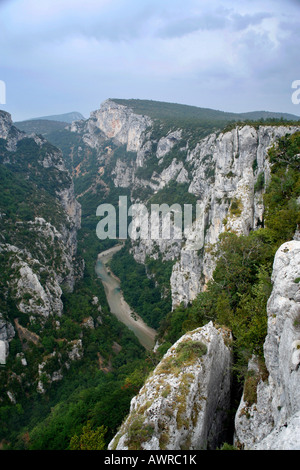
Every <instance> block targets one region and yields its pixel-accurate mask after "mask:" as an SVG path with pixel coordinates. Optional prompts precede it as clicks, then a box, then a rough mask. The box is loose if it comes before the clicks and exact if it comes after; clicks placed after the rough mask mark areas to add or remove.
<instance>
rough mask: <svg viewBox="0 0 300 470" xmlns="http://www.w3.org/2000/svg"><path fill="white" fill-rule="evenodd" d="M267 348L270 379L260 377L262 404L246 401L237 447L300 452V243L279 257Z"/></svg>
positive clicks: (259, 400)
mask: <svg viewBox="0 0 300 470" xmlns="http://www.w3.org/2000/svg"><path fill="white" fill-rule="evenodd" d="M272 281H273V290H272V294H271V296H270V298H269V301H268V306H267V312H268V333H267V336H266V340H265V343H264V355H265V363H266V368H267V372H268V378H266V377H264V378H262V377H261V376H260V372H259V368H258V367H257V364H256V363H255V360H253V361H251V363H250V364H249V369H250V370H251V371H253V373H254V375H255V376H256V378H257V389H256V399H255V400H254V403H248V402H247V401H246V400H245V394H244V397H243V399H242V401H241V403H240V406H239V409H238V411H237V414H236V419H235V429H236V431H235V442H236V445H238V446H241V447H242V448H244V449H257V450H269V449H270V450H279V449H285V450H296V449H297V450H300V433H299V430H300V288H299V286H300V283H299V281H300V241H297V240H293V241H290V242H287V243H284V244H283V245H282V246H281V247H280V248H279V250H278V251H277V253H276V256H275V260H274V266H273V275H272Z"/></svg>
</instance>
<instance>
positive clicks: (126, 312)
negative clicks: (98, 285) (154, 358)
mask: <svg viewBox="0 0 300 470" xmlns="http://www.w3.org/2000/svg"><path fill="white" fill-rule="evenodd" d="M121 248H123V245H115V246H113V247H112V248H109V249H108V250H106V251H103V252H101V253H99V255H98V258H97V263H96V273H97V275H98V277H99V278H100V279H101V281H102V284H103V286H104V290H105V294H106V298H107V302H108V305H109V307H110V311H111V313H113V314H114V315H115V316H116V317H117V318H118V320H120V321H121V322H122V323H124V324H125V325H126V326H127V327H128V328H129V329H130V330H131V331H133V333H134V334H135V335H136V336H137V338H138V340H139V342H140V343H141V344H142V346H144V348H145V349H148V350H150V349H152V348H153V346H154V342H155V335H156V331H155V330H154V329H153V328H150V327H149V326H148V325H146V323H145V322H144V321H143V320H142V318H141V317H139V316H138V315H137V314H136V313H135V312H133V311H132V309H131V308H130V306H129V305H128V304H127V302H126V301H125V299H124V297H123V294H122V291H121V288H120V280H119V279H118V278H117V277H116V276H115V275H114V274H113V273H112V272H111V270H110V268H109V267H108V266H107V263H108V261H109V260H110V259H111V258H112V257H113V255H114V254H115V253H117V252H118V251H119V250H120V249H121Z"/></svg>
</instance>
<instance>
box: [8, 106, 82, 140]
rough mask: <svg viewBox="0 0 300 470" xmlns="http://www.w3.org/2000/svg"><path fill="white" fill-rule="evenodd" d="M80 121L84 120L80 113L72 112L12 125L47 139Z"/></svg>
mask: <svg viewBox="0 0 300 470" xmlns="http://www.w3.org/2000/svg"><path fill="white" fill-rule="evenodd" d="M82 119H85V118H84V117H83V115H82V114H81V113H78V112H77V111H73V112H71V113H65V114H55V115H53V116H42V117H37V118H32V119H27V120H26V121H19V122H14V125H15V126H16V127H17V128H18V129H20V130H21V131H24V132H26V133H27V134H31V133H32V132H34V133H35V134H41V135H43V136H44V137H48V135H49V134H50V133H52V132H55V131H58V130H62V129H64V128H65V127H66V126H67V125H68V124H71V123H72V122H73V121H81V120H82Z"/></svg>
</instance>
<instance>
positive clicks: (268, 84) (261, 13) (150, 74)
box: [0, 0, 300, 121]
mask: <svg viewBox="0 0 300 470" xmlns="http://www.w3.org/2000/svg"><path fill="white" fill-rule="evenodd" d="M299 31H300V1H299V0H260V1H257V0H248V1H245V0H239V1H238V2H237V1H236V0H235V1H234V0H184V1H182V0H85V1H84V2H83V1H82V0H80V1H79V0H2V1H1V0H0V80H4V81H5V83H6V90H7V95H6V104H5V105H4V104H3V105H0V108H1V109H4V110H6V111H8V112H10V113H11V114H12V117H13V119H14V120H16V121H17V120H22V119H27V118H31V117H36V116H41V115H49V114H58V113H65V112H69V111H80V112H81V113H82V114H84V116H85V117H88V116H89V114H90V112H91V111H93V110H94V109H97V108H98V107H99V106H100V103H101V102H102V101H104V100H105V99H107V98H139V99H152V100H159V101H169V102H176V103H184V104H190V105H194V106H200V107H208V108H214V109H220V110H223V111H234V112H243V111H254V110H270V111H281V112H289V113H293V114H296V115H300V104H299V105H295V104H293V103H292V100H291V95H292V91H293V90H292V88H291V85H292V82H293V81H294V80H300V66H299V63H300V61H299V55H300V34H299Z"/></svg>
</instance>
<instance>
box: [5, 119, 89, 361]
mask: <svg viewBox="0 0 300 470" xmlns="http://www.w3.org/2000/svg"><path fill="white" fill-rule="evenodd" d="M0 139H1V140H2V142H1V151H0V165H1V168H0V169H1V172H4V175H5V177H6V178H7V187H5V188H4V193H3V194H4V195H5V192H6V193H8V194H10V192H12V191H16V193H17V192H18V191H19V187H20V186H21V190H23V191H24V193H23V194H24V196H23V197H24V198H27V200H26V209H25V215H24V212H23V209H22V207H23V206H24V202H25V201H22V200H21V199H20V198H18V194H16V197H15V200H14V205H10V204H11V200H10V199H8V203H7V204H6V205H5V204H3V203H2V201H1V211H0V212H1V215H0V226H1V236H0V262H1V271H2V281H1V282H0V284H1V292H2V294H3V295H2V300H1V309H2V312H3V314H2V317H0V340H1V341H2V343H1V346H2V348H1V351H2V354H1V357H2V359H1V360H2V363H4V362H5V357H4V353H3V351H4V349H5V354H6V357H7V354H8V351H9V342H10V341H11V339H12V338H13V336H14V334H12V332H13V333H15V331H14V326H13V322H12V318H16V317H18V315H21V316H23V318H28V326H29V329H30V324H31V323H33V324H34V323H36V322H37V323H38V324H40V326H41V328H42V325H43V323H44V321H46V319H47V318H48V317H49V316H51V315H58V316H61V315H62V312H63V303H62V300H61V296H62V287H64V288H66V289H69V290H72V289H73V287H74V283H75V280H76V278H77V277H78V276H80V275H81V270H80V267H79V266H78V265H77V263H76V262H75V258H76V252H77V231H78V229H79V228H80V223H81V209H80V204H79V203H78V202H77V201H76V199H75V195H74V187H73V182H72V179H71V176H70V174H69V172H68V171H67V170H66V168H65V165H64V161H63V159H62V154H61V152H60V151H59V150H58V149H57V148H55V147H53V146H52V145H50V144H49V143H48V142H47V141H46V140H45V139H44V138H42V137H40V136H37V135H34V134H32V135H30V136H28V135H26V134H25V133H24V132H21V131H19V130H17V129H16V128H15V127H14V126H13V125H12V121H11V117H10V115H9V114H8V113H4V112H1V113H0ZM1 174H2V173H1ZM20 174H21V175H22V177H21V178H20ZM26 211H27V212H26ZM42 215H43V216H42ZM5 325H6V326H5ZM3 344H4V345H5V348H4V346H3Z"/></svg>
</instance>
